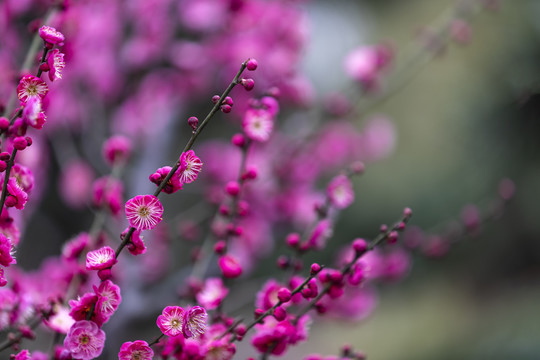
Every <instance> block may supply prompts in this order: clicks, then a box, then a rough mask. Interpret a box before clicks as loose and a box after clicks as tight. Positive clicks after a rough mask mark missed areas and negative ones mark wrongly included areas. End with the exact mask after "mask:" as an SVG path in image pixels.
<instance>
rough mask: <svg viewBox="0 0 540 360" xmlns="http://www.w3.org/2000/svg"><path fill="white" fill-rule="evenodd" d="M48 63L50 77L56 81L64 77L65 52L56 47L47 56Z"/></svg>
mask: <svg viewBox="0 0 540 360" xmlns="http://www.w3.org/2000/svg"><path fill="white" fill-rule="evenodd" d="M47 65H48V67H49V79H50V80H51V81H55V80H58V79H62V69H63V68H64V67H65V66H66V63H65V62H64V54H62V53H61V52H60V50H58V49H54V50H52V51H51V53H50V54H49V57H48V58H47Z"/></svg>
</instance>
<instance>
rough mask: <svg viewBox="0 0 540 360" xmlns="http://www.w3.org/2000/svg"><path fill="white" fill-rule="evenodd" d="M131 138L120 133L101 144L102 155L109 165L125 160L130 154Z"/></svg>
mask: <svg viewBox="0 0 540 360" xmlns="http://www.w3.org/2000/svg"><path fill="white" fill-rule="evenodd" d="M131 148H132V146H131V140H129V139H128V138H127V137H125V136H122V135H115V136H111V137H110V138H109V139H108V140H107V141H106V142H105V144H104V145H103V157H104V158H105V160H107V162H108V163H109V164H110V165H113V164H114V163H116V162H122V163H124V162H126V161H127V160H128V159H129V156H130V155H131Z"/></svg>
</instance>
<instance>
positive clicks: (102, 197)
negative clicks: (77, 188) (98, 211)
mask: <svg viewBox="0 0 540 360" xmlns="http://www.w3.org/2000/svg"><path fill="white" fill-rule="evenodd" d="M123 192H124V186H123V185H122V182H121V181H120V180H118V179H114V178H112V177H109V176H103V177H100V178H99V179H97V180H96V181H94V186H93V202H94V205H95V206H97V207H107V208H108V209H109V210H110V211H111V213H112V214H113V215H117V214H118V213H120V210H121V209H122V193H123Z"/></svg>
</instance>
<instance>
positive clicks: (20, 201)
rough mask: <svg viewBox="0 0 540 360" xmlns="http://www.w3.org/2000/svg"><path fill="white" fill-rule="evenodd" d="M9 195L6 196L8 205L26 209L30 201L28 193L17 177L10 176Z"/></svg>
mask: <svg viewBox="0 0 540 360" xmlns="http://www.w3.org/2000/svg"><path fill="white" fill-rule="evenodd" d="M7 191H8V195H7V197H6V206H7V207H12V206H14V207H16V208H17V209H19V210H22V209H24V206H25V205H26V202H27V201H28V194H27V193H26V192H25V191H24V190H23V189H22V188H21V187H20V186H19V184H18V183H17V179H15V178H13V177H10V178H9V181H8V185H7Z"/></svg>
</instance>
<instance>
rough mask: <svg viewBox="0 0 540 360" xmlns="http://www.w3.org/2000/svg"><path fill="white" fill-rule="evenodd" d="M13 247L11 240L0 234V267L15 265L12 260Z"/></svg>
mask: <svg viewBox="0 0 540 360" xmlns="http://www.w3.org/2000/svg"><path fill="white" fill-rule="evenodd" d="M12 251H13V245H12V244H11V240H10V239H9V238H8V237H7V236H5V235H4V234H2V233H0V265H2V266H5V267H8V266H9V265H11V264H16V263H17V261H15V259H14V258H13V254H12Z"/></svg>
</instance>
